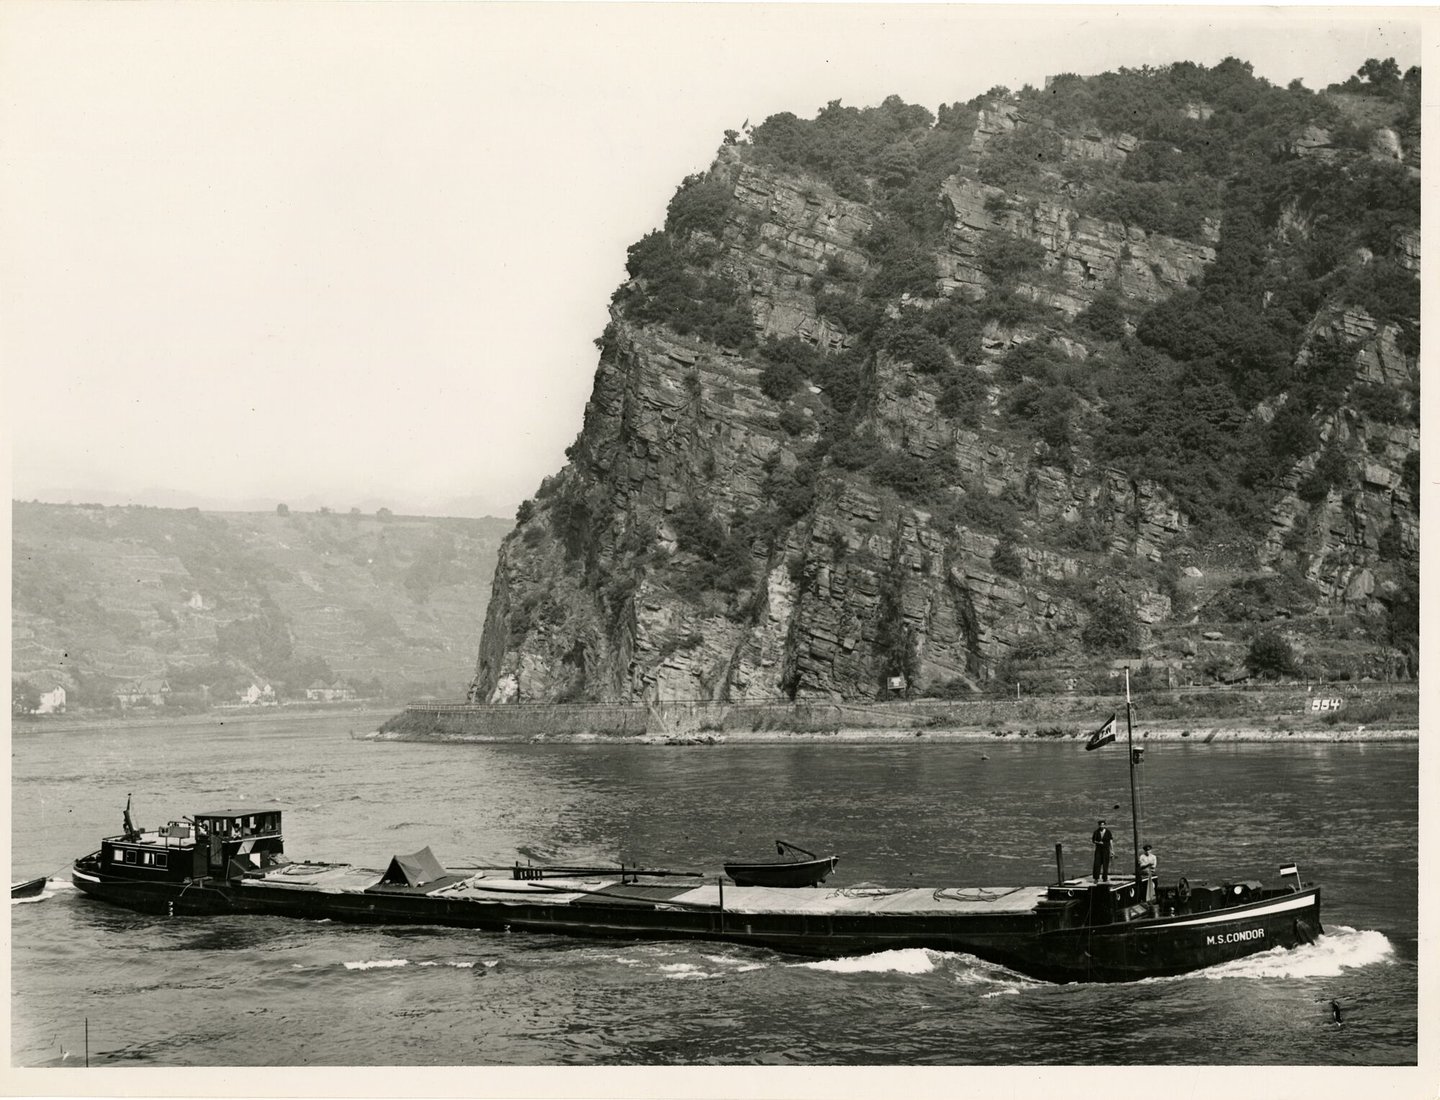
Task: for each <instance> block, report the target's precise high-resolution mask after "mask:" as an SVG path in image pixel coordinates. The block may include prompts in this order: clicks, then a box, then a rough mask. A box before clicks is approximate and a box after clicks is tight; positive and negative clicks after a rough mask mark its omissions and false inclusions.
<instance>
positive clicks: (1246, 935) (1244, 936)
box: [1205, 928, 1265, 947]
mask: <svg viewBox="0 0 1440 1100" xmlns="http://www.w3.org/2000/svg"><path fill="white" fill-rule="evenodd" d="M1264 938H1265V929H1263V928H1247V929H1245V931H1243V932H1222V933H1220V934H1219V935H1215V936H1206V937H1205V946H1206V947H1214V946H1215V945H1216V944H1222V943H1245V942H1247V941H1248V940H1263V939H1264Z"/></svg>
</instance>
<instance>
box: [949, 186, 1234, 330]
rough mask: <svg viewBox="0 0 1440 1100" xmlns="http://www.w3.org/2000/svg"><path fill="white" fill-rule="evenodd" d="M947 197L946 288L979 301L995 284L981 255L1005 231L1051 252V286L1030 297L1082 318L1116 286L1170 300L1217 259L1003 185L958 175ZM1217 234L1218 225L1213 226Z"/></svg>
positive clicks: (1134, 296) (1128, 294) (1203, 248)
mask: <svg viewBox="0 0 1440 1100" xmlns="http://www.w3.org/2000/svg"><path fill="white" fill-rule="evenodd" d="M944 195H945V198H946V200H947V202H948V204H949V207H950V209H951V210H952V211H953V215H952V223H951V230H950V238H949V242H948V244H949V247H948V248H947V249H946V251H945V252H943V253H942V254H941V255H940V257H939V265H940V278H941V287H942V291H943V292H944V293H946V294H959V295H961V296H962V297H965V298H968V299H971V300H978V299H981V298H983V297H985V294H986V290H987V287H988V286H989V280H988V279H987V278H986V276H985V274H984V272H983V271H982V270H981V266H980V262H979V254H980V247H981V242H982V241H983V239H984V236H985V234H987V233H990V232H994V231H1002V232H1005V233H1009V234H1011V235H1012V236H1015V237H1019V238H1021V239H1024V240H1031V241H1035V242H1037V243H1038V244H1040V245H1041V246H1042V247H1043V248H1044V249H1045V257H1046V259H1045V266H1044V268H1043V269H1042V270H1043V272H1044V273H1045V274H1046V275H1047V276H1049V278H1048V279H1047V281H1045V282H1038V283H1027V284H1025V285H1024V288H1023V289H1024V292H1025V293H1026V295H1027V296H1028V297H1030V298H1032V299H1033V300H1035V301H1037V302H1043V303H1045V304H1046V305H1050V306H1053V307H1054V308H1056V309H1058V310H1060V311H1062V312H1063V313H1064V314H1065V315H1066V316H1067V317H1069V318H1072V319H1073V318H1074V317H1075V316H1077V315H1078V314H1079V313H1080V312H1081V311H1082V310H1084V309H1085V308H1086V307H1087V306H1089V305H1091V304H1093V302H1094V300H1095V295H1096V294H1098V293H1099V292H1100V291H1102V290H1104V289H1107V288H1111V289H1118V291H1119V293H1120V294H1121V295H1123V296H1124V297H1125V298H1126V299H1127V300H1129V301H1132V302H1137V303H1138V302H1143V303H1151V302H1158V301H1160V300H1161V299H1162V298H1165V297H1168V296H1169V295H1170V294H1172V293H1174V291H1175V290H1177V289H1178V288H1180V287H1183V286H1185V285H1186V283H1187V282H1188V281H1189V280H1190V279H1193V278H1195V277H1197V276H1199V275H1200V274H1201V272H1203V271H1204V269H1205V265H1207V264H1209V263H1211V262H1212V261H1213V260H1214V259H1215V249H1214V248H1213V247H1211V246H1209V245H1204V244H1194V243H1191V242H1188V241H1179V240H1175V239H1174V238H1172V237H1166V236H1162V235H1160V234H1147V233H1146V232H1145V230H1143V229H1140V228H1139V227H1130V228H1128V229H1127V228H1126V227H1125V226H1124V225H1121V224H1120V223H1118V222H1106V221H1101V220H1100V219H1098V218H1093V217H1087V216H1085V215H1082V214H1081V213H1080V211H1079V210H1078V209H1077V208H1076V207H1075V206H1074V205H1073V204H1067V203H1063V202H1056V201H1050V200H1045V199H1032V200H1028V201H1027V200H1024V199H1012V197H1011V196H1010V195H1009V194H1008V193H1007V192H1006V191H1005V190H1003V189H1002V188H999V187H989V186H987V185H985V184H982V183H979V182H977V181H975V180H969V179H963V178H960V177H951V178H950V179H947V180H946V181H945V184H944ZM1207 228H1208V230H1209V232H1210V233H1211V234H1212V235H1213V234H1216V233H1218V227H1216V226H1214V225H1213V224H1212V225H1211V226H1209V227H1207Z"/></svg>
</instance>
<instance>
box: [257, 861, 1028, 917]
mask: <svg viewBox="0 0 1440 1100" xmlns="http://www.w3.org/2000/svg"><path fill="white" fill-rule="evenodd" d="M380 878H381V872H379V871H377V870H372V869H366V868H360V867H351V866H348V865H344V864H320V863H291V864H287V865H285V866H284V867H279V868H275V869H274V870H271V871H268V872H266V873H264V874H263V875H257V876H253V877H247V878H245V879H244V880H243V883H242V885H243V886H244V887H245V888H247V889H251V890H272V889H273V890H286V891H288V890H303V891H307V892H315V893H324V894H359V893H373V892H383V893H385V894H399V895H411V896H429V897H435V898H445V899H450V900H464V901H476V902H488V903H491V904H497V905H534V904H537V903H538V904H543V905H569V904H575V903H585V902H601V903H605V904H615V903H621V904H624V903H633V904H636V905H655V906H658V907H660V908H670V907H673V908H676V909H689V908H694V909H719V908H721V906H722V896H721V895H722V889H721V887H720V886H719V885H718V884H716V883H713V882H712V883H708V884H704V885H695V884H676V883H673V882H664V881H661V882H653V881H652V882H644V881H641V882H631V881H621V879H620V877H619V876H618V875H617V876H614V877H606V876H594V877H584V878H548V879H541V880H522V881H517V880H515V879H513V878H512V877H511V876H509V875H503V876H502V875H494V876H488V875H486V874H484V873H479V874H470V875H459V874H449V875H446V876H445V877H444V878H441V879H436V880H434V881H432V882H426V883H423V884H421V885H418V886H403V885H384V886H381V885H380ZM1047 890H1048V887H1045V886H966V887H956V886H945V887H934V886H926V887H909V888H905V887H889V886H873V885H867V884H864V883H861V884H856V885H852V886H840V887H824V886H817V887H799V888H791V889H786V888H780V887H773V886H732V885H728V884H727V885H726V886H725V887H724V888H723V907H724V909H725V911H726V912H728V913H753V914H765V913H794V914H810V915H820V914H830V915H844V914H852V915H859V914H865V913H876V914H879V913H893V914H908V915H914V916H921V915H932V916H960V915H964V914H1002V913H1003V914H1020V913H1030V912H1033V911H1034V910H1035V908H1036V906H1037V905H1039V903H1040V902H1041V901H1042V900H1043V899H1044V898H1045V897H1046V894H1047Z"/></svg>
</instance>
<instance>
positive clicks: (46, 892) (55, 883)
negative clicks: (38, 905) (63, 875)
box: [10, 878, 75, 909]
mask: <svg viewBox="0 0 1440 1100" xmlns="http://www.w3.org/2000/svg"><path fill="white" fill-rule="evenodd" d="M73 889H75V887H74V886H73V885H72V884H71V883H69V882H67V881H65V880H64V879H55V878H52V879H51V880H50V881H49V882H47V883H46V884H45V889H43V890H42V891H40V893H38V894H36V895H35V896H34V897H33V898H11V899H10V907H11V908H12V909H13V908H14V907H15V906H17V905H33V904H34V903H35V902H37V901H49V900H50V899H51V898H53V897H54V896H55V895H56V894H58V893H60V892H61V891H62V890H73Z"/></svg>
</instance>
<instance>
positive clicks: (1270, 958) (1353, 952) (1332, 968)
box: [1145, 924, 1395, 982]
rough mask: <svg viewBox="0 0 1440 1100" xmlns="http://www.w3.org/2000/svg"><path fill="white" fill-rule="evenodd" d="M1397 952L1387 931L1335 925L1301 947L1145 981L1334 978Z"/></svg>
mask: <svg viewBox="0 0 1440 1100" xmlns="http://www.w3.org/2000/svg"><path fill="white" fill-rule="evenodd" d="M1394 954H1395V948H1394V945H1392V944H1391V943H1390V941H1389V940H1388V939H1386V938H1385V935H1384V933H1382V932H1376V931H1372V930H1362V929H1355V928H1350V927H1348V926H1347V925H1343V924H1340V925H1335V926H1333V927H1332V928H1331V929H1330V930H1329V931H1328V932H1326V933H1325V935H1323V936H1321V937H1320V938H1319V939H1318V940H1316V941H1315V942H1314V943H1310V944H1305V945H1304V946H1302V947H1294V948H1289V949H1286V948H1283V947H1277V948H1274V949H1272V950H1270V951H1265V952H1263V953H1261V954H1259V955H1250V956H1247V957H1246V958H1243V959H1234V960H1232V961H1231V962H1226V963H1220V964H1219V965H1218V966H1211V967H1207V968H1206V969H1204V970H1197V971H1195V972H1194V973H1193V974H1180V975H1176V976H1175V977H1173V978H1147V979H1145V980H1146V981H1155V982H1181V981H1194V980H1195V979H1197V978H1203V979H1206V980H1208V981H1219V980H1221V979H1223V978H1333V977H1335V976H1336V975H1338V974H1339V973H1340V972H1341V971H1342V970H1352V969H1355V968H1356V967H1361V966H1373V965H1374V964H1376V963H1383V962H1388V961H1390V959H1391V958H1392V957H1393V956H1394Z"/></svg>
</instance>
